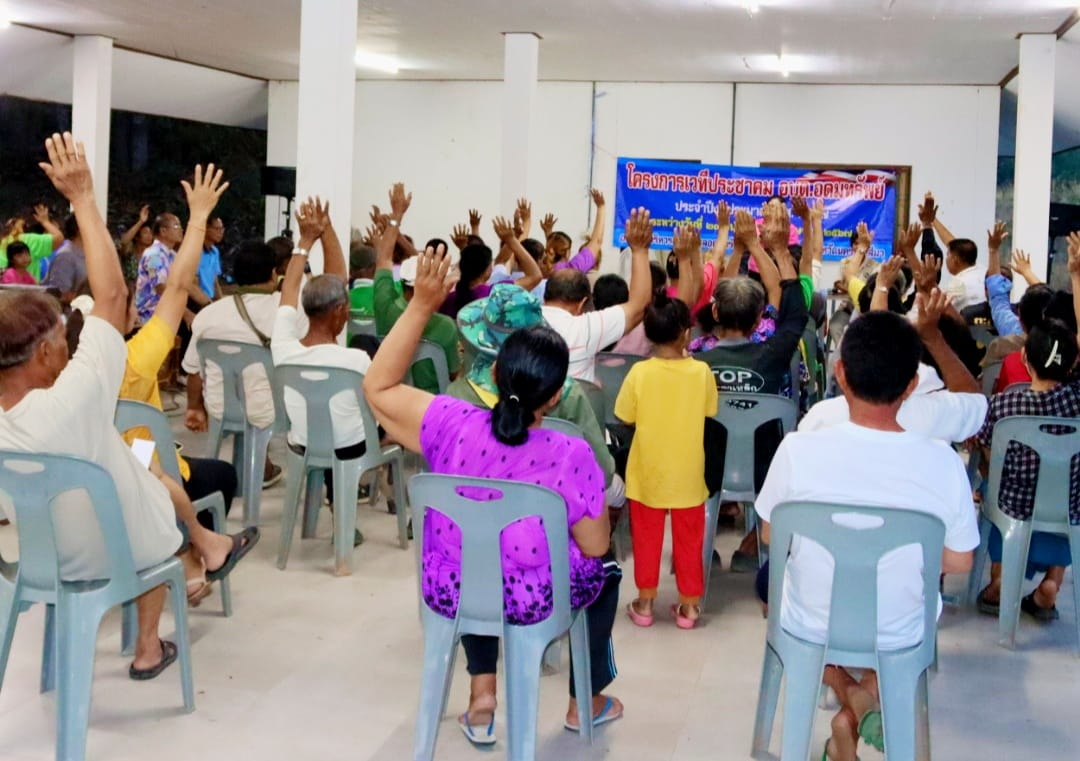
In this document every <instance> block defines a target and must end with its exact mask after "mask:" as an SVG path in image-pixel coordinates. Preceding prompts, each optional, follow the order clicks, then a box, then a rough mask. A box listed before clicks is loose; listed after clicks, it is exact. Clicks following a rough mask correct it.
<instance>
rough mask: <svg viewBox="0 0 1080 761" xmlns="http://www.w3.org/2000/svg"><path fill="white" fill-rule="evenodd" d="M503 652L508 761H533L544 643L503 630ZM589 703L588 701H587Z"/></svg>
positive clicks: (508, 627) (510, 628)
mask: <svg viewBox="0 0 1080 761" xmlns="http://www.w3.org/2000/svg"><path fill="white" fill-rule="evenodd" d="M504 631H506V632H507V636H506V637H504V638H503V645H504V648H505V651H506V658H505V660H506V716H507V719H506V723H507V725H508V726H507V733H508V735H509V752H508V753H507V755H506V758H507V761H533V759H535V758H536V717H537V712H538V709H539V707H540V661H541V659H542V658H543V657H544V650H545V648H546V647H547V643H546V642H541V641H539V640H537V639H536V638H535V637H530V636H529V635H528V633H524V632H520V633H519V632H516V631H514V627H512V626H507V627H505V628H504ZM586 701H587V702H589V703H590V705H591V701H588V698H586ZM590 718H591V716H590Z"/></svg>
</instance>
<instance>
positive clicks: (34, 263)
mask: <svg viewBox="0 0 1080 761" xmlns="http://www.w3.org/2000/svg"><path fill="white" fill-rule="evenodd" d="M30 218H31V219H32V220H33V221H34V222H36V223H37V224H39V225H41V227H42V229H43V230H45V232H43V233H28V232H26V223H27V220H26V219H24V218H23V217H21V216H20V217H13V218H11V219H9V220H8V221H7V222H6V223H4V229H3V233H2V234H0V270H2V269H4V268H5V267H7V266H9V264H10V262H9V261H8V256H7V247H8V246H9V245H11V244H12V243H16V242H18V243H22V244H24V245H25V246H26V247H27V248H28V249H29V251H30V264H29V265H27V268H26V271H27V272H29V273H30V275H31V276H32V277H33V278H34V282H35V283H36V282H40V281H41V266H42V264H43V263H44V262H45V260H46V259H48V258H49V256H51V255H52V252H53V251H55V250H56V249H57V248H59V247H60V244H62V243H63V242H64V233H63V231H62V230H61V229H60V227H59V226H58V225H57V224H56V222H54V221H53V219H52V217H50V216H49V207H48V206H46V205H45V204H43V203H39V204H36V205H35V206H34V211H33V214H32V215H31V217H30Z"/></svg>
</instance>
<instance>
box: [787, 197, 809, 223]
mask: <svg viewBox="0 0 1080 761" xmlns="http://www.w3.org/2000/svg"><path fill="white" fill-rule="evenodd" d="M791 211H792V212H793V213H794V214H795V216H796V217H798V218H799V219H801V220H803V222H804V223H805V222H808V221H809V220H810V207H809V206H807V204H806V199H805V198H800V197H799V196H792V198H791Z"/></svg>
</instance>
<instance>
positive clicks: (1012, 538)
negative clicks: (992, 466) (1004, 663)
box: [998, 521, 1031, 649]
mask: <svg viewBox="0 0 1080 761" xmlns="http://www.w3.org/2000/svg"><path fill="white" fill-rule="evenodd" d="M1016 523H1018V524H1019V523H1020V522H1019V521H1017V522H1016ZM1030 545H1031V524H1030V522H1028V523H1026V524H1022V525H1019V526H1016V525H1014V526H1013V527H1011V528H1009V529H1007V530H1006V531H1004V532H1002V541H1001V600H1000V602H999V603H998V644H999V645H1002V646H1003V647H1007V648H1009V649H1012V648H1015V647H1016V627H1017V624H1018V623H1019V620H1020V593H1021V591H1022V589H1023V586H1024V570H1025V569H1026V568H1027V558H1028V548H1029V547H1030Z"/></svg>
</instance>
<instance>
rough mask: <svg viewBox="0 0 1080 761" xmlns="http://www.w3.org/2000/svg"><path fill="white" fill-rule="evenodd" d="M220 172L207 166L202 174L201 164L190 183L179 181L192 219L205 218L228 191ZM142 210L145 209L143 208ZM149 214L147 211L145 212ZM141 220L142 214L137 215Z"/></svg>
mask: <svg viewBox="0 0 1080 761" xmlns="http://www.w3.org/2000/svg"><path fill="white" fill-rule="evenodd" d="M221 177H222V171H221V169H218V168H217V167H215V166H214V165H213V164H207V166H206V171H205V172H203V168H202V165H201V164H196V165H195V175H194V177H193V178H192V180H191V182H188V181H187V180H181V181H180V185H181V187H183V189H184V196H185V197H186V198H187V205H188V210H189V211H190V212H191V216H192V217H206V216H209V215H210V212H212V211H213V210H214V207H215V206H217V202H218V199H220V198H221V195H222V194H223V193H224V192H225V191H226V190H228V189H229V183H227V182H222V181H221ZM143 209H146V207H145V206H144V207H143ZM147 213H149V210H147ZM139 218H140V219H142V212H140V213H139Z"/></svg>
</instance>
